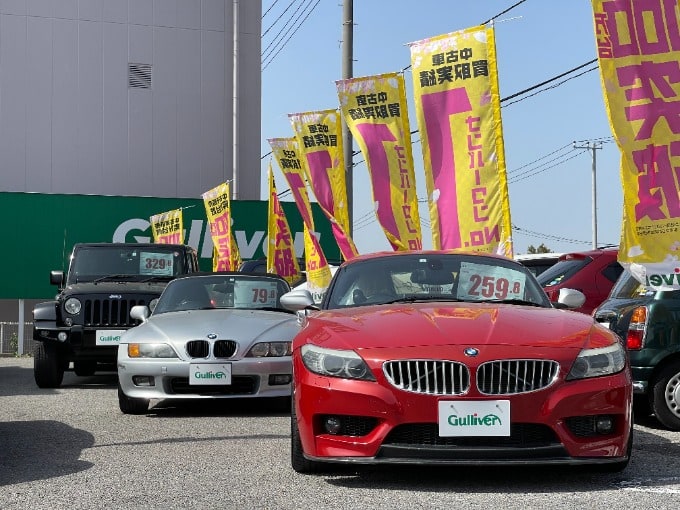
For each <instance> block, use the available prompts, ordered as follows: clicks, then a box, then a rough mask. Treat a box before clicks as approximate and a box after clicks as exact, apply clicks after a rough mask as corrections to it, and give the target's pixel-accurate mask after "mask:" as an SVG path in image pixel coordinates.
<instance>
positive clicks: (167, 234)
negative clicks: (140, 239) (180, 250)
mask: <svg viewBox="0 0 680 510" xmlns="http://www.w3.org/2000/svg"><path fill="white" fill-rule="evenodd" d="M150 223H151V232H152V233H153V242H154V243H160V244H184V226H183V225H182V209H173V210H172V211H167V212H164V213H160V214H154V215H153V216H151V219H150Z"/></svg>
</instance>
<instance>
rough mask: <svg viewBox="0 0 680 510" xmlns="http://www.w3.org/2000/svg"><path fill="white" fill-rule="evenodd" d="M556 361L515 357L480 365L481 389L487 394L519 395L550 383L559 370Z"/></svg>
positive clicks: (478, 371)
mask: <svg viewBox="0 0 680 510" xmlns="http://www.w3.org/2000/svg"><path fill="white" fill-rule="evenodd" d="M559 368H560V365H559V363H557V362H556V361H550V360H538V359H511V360H500V361H489V362H487V363H484V364H482V365H480V366H479V368H477V389H478V390H479V392H480V393H483V394H484V395H515V394H517V393H528V392H530V391H536V390H540V389H542V388H545V387H547V386H550V385H551V384H552V383H553V381H554V380H555V378H556V377H557V373H558V371H559Z"/></svg>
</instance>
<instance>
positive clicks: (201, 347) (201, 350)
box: [187, 340, 210, 358]
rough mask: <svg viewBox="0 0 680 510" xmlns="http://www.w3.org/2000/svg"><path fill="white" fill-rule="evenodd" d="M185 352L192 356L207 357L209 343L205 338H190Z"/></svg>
mask: <svg viewBox="0 0 680 510" xmlns="http://www.w3.org/2000/svg"><path fill="white" fill-rule="evenodd" d="M187 354H188V355H189V356H191V357H192V358H207V357H208V355H209V354H210V343H209V342H208V341H207V340H190V341H188V342H187Z"/></svg>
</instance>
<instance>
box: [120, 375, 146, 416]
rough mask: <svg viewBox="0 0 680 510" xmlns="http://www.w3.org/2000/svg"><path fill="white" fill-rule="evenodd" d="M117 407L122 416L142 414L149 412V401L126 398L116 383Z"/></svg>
mask: <svg viewBox="0 0 680 510" xmlns="http://www.w3.org/2000/svg"><path fill="white" fill-rule="evenodd" d="M118 406H119V407H120V410H121V412H122V413H123V414H144V413H146V412H147V411H148V410H149V400H148V399H146V398H133V397H128V396H127V395H126V394H125V393H123V389H122V388H121V387H120V383H118Z"/></svg>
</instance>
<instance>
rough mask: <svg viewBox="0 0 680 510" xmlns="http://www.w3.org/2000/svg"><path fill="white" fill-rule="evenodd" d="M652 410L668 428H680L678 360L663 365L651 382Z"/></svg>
mask: <svg viewBox="0 0 680 510" xmlns="http://www.w3.org/2000/svg"><path fill="white" fill-rule="evenodd" d="M651 391H652V398H651V401H652V411H654V414H655V415H656V419H657V420H659V422H661V424H662V425H663V426H664V427H666V428H668V429H669V430H680V362H678V361H676V362H674V363H671V364H670V365H668V366H667V367H665V368H664V369H663V370H662V371H661V372H659V375H658V376H657V377H656V378H655V379H654V381H653V384H652V388H651Z"/></svg>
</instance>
